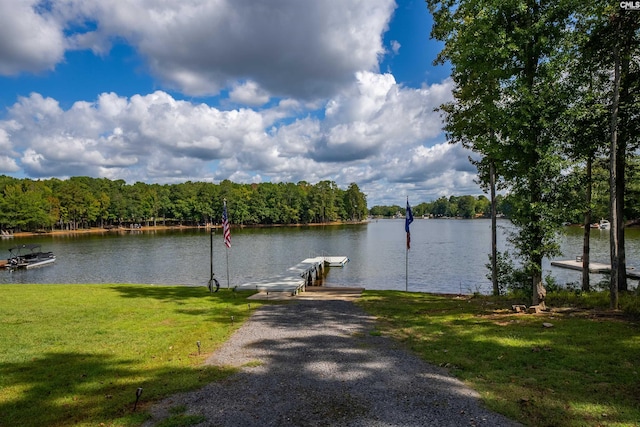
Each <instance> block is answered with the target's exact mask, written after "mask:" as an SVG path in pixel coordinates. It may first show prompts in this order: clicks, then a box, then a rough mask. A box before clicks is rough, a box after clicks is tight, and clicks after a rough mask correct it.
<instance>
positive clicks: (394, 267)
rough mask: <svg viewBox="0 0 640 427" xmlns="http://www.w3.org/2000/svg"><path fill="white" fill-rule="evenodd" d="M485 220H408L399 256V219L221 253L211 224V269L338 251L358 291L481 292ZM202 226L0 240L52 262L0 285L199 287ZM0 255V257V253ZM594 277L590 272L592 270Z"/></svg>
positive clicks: (566, 244) (247, 268) (573, 244)
mask: <svg viewBox="0 0 640 427" xmlns="http://www.w3.org/2000/svg"><path fill="white" fill-rule="evenodd" d="M499 227H500V232H499V236H498V246H499V250H504V249H505V248H507V243H506V237H505V234H506V230H508V229H509V228H510V226H509V222H508V221H506V220H501V221H499ZM490 233H491V222H490V220H483V219H478V220H449V219H429V220H421V219H416V220H415V221H414V222H413V224H412V225H411V250H410V251H409V254H408V281H407V279H406V278H407V275H406V274H405V266H406V264H405V262H406V260H407V258H405V256H406V251H405V245H406V235H405V232H404V220H379V221H372V222H370V223H368V224H359V225H339V226H317V227H276V228H244V229H238V228H232V231H231V238H232V248H231V249H230V250H228V251H227V249H226V247H225V246H224V244H223V242H222V234H221V232H220V231H219V230H218V231H216V233H215V234H214V236H213V246H214V252H213V266H214V272H215V274H216V277H217V278H218V280H219V281H220V283H221V286H222V287H223V288H224V287H226V286H227V261H226V257H227V255H228V259H229V262H228V265H229V277H228V279H229V280H228V283H229V284H230V286H231V287H233V286H235V285H239V284H242V283H245V282H250V281H255V280H258V279H262V278H269V277H272V276H277V275H279V274H280V273H282V272H283V271H284V270H286V269H287V268H288V267H291V266H293V265H295V264H297V263H299V262H300V261H302V260H303V259H305V258H308V257H312V256H317V255H336V256H337V255H344V256H347V257H348V258H349V259H350V262H349V263H347V264H346V265H345V266H344V267H343V268H339V267H338V268H336V267H333V268H330V269H329V273H328V275H327V278H326V281H325V284H326V285H328V286H362V287H365V288H367V289H383V290H405V287H408V289H409V291H417V292H437V293H472V292H475V291H480V292H482V293H489V292H490V290H491V283H490V281H489V280H488V279H486V275H487V273H488V270H487V268H486V266H485V265H486V264H487V263H488V262H489V258H488V254H489V253H490V250H491V246H490V245H491V234H490ZM626 236H627V248H626V249H627V264H628V265H629V266H632V265H635V266H638V267H639V268H640V256H639V255H640V229H630V230H627V235H626ZM210 239H211V236H210V234H209V232H208V231H206V230H204V229H201V230H198V229H188V230H186V229H185V230H174V231H155V232H133V233H104V234H78V235H67V236H37V237H29V238H14V239H8V240H0V254H6V255H8V248H9V247H11V246H14V245H17V244H27V243H39V244H41V245H42V249H43V250H45V251H53V252H54V253H55V254H56V257H57V260H56V263H55V264H54V265H53V266H47V267H43V268H38V269H33V270H25V271H15V272H8V271H0V283H153V284H171V285H191V286H193V285H198V286H205V285H206V283H207V281H208V279H209V271H210V263H211V256H210V241H211V240H210ZM561 240H562V248H563V251H564V255H563V256H561V257H558V258H560V259H574V258H575V256H576V255H579V254H580V253H581V252H582V249H581V248H582V229H580V228H577V227H575V228H566V229H565V231H564V233H563V235H562V239H561ZM591 247H592V261H593V262H605V263H608V259H609V255H608V251H609V232H608V231H600V230H593V232H592V242H591ZM4 256H5V255H2V257H4ZM545 269H546V271H547V272H550V273H551V274H552V275H553V276H555V277H556V278H557V279H558V281H559V282H560V283H564V282H568V281H570V282H578V281H580V274H581V273H580V272H578V271H570V270H563V269H559V268H557V267H550V264H549V260H545ZM593 277H594V280H595V279H597V278H598V276H596V275H594V276H593Z"/></svg>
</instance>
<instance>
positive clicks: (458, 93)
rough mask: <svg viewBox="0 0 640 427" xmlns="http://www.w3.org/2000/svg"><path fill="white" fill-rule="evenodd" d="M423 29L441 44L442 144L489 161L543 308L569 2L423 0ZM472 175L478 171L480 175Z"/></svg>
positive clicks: (551, 249) (552, 246)
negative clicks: (429, 25)
mask: <svg viewBox="0 0 640 427" xmlns="http://www.w3.org/2000/svg"><path fill="white" fill-rule="evenodd" d="M427 3H428V5H429V9H430V10H431V12H432V14H433V15H434V27H433V29H432V33H431V34H432V37H434V38H436V39H438V40H441V41H443V42H444V43H445V46H444V49H443V51H442V52H441V53H440V55H439V57H438V60H439V61H443V62H444V61H449V62H450V63H451V66H452V78H453V80H454V81H455V83H456V89H455V90H454V99H455V100H454V101H453V102H452V103H450V104H448V105H445V106H443V111H444V112H445V121H446V123H445V126H446V130H447V134H448V136H449V139H450V140H451V141H452V142H462V143H464V144H465V145H466V146H468V147H469V148H471V149H473V150H475V151H477V152H479V153H480V154H482V155H483V156H487V157H489V158H490V159H492V160H493V161H495V164H496V169H497V173H498V174H499V175H500V176H501V177H502V179H503V180H504V182H505V183H506V185H507V186H508V189H509V191H510V193H511V196H512V201H513V205H514V208H515V209H514V211H513V212H512V216H511V219H512V221H513V223H514V224H515V225H516V227H517V228H518V234H517V236H516V238H515V239H514V240H513V243H514V245H515V247H516V249H517V250H518V253H519V254H520V256H521V257H522V259H523V264H524V266H525V268H526V271H527V272H528V274H529V276H530V278H531V284H532V302H533V304H539V305H541V306H544V300H545V296H546V290H545V288H544V284H543V282H542V260H543V258H544V257H545V256H550V255H553V254H556V253H557V251H558V245H557V242H556V241H555V235H556V231H557V228H558V226H559V223H560V222H559V221H558V200H557V199H556V198H555V197H554V196H555V193H556V190H557V185H558V183H557V181H556V179H557V177H559V176H561V171H562V170H563V166H564V165H563V163H562V157H561V155H560V150H559V142H558V140H557V138H556V135H554V132H553V126H554V122H555V121H556V120H557V118H558V117H559V114H560V113H561V112H562V111H563V108H564V106H565V100H564V99H563V92H562V90H561V89H562V88H561V87H560V85H559V82H560V81H561V80H562V79H561V77H562V70H563V68H562V65H563V61H566V51H565V50H563V48H564V46H565V44H564V39H565V37H567V33H568V32H570V31H571V20H570V18H571V13H572V11H573V10H574V6H577V3H578V2H575V3H576V4H572V1H570V0H565V1H560V2H550V1H546V0H525V1H520V0H510V1H503V0H459V1H457V0H444V1H437V0H427ZM481 176H482V175H481Z"/></svg>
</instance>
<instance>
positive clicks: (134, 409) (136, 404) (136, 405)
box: [133, 387, 142, 412]
mask: <svg viewBox="0 0 640 427" xmlns="http://www.w3.org/2000/svg"><path fill="white" fill-rule="evenodd" d="M140 396H142V387H138V389H137V390H136V403H135V404H134V405H133V412H135V411H136V408H137V407H138V401H139V400H140Z"/></svg>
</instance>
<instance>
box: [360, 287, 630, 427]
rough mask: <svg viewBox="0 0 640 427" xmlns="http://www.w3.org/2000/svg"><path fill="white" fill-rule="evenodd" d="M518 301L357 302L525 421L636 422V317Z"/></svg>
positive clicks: (399, 295)
mask: <svg viewBox="0 0 640 427" xmlns="http://www.w3.org/2000/svg"><path fill="white" fill-rule="evenodd" d="M514 302H515V301H509V300H507V299H505V298H493V297H488V296H486V297H484V296H480V297H455V296H444V295H432V294H424V293H406V292H395V291H381V292H378V291H367V292H365V293H364V295H363V298H361V300H360V301H359V302H358V304H360V305H361V306H362V307H363V308H364V309H365V310H366V311H368V312H369V313H371V314H373V315H375V316H377V317H378V319H379V325H380V333H382V334H384V335H388V336H390V337H393V338H394V339H397V340H399V341H401V342H402V343H404V345H405V346H406V347H407V348H408V349H410V350H411V351H413V352H415V353H416V354H418V355H419V356H420V357H421V358H423V359H424V360H426V361H428V362H431V363H434V364H437V365H440V366H444V367H447V368H448V369H449V371H450V372H451V373H452V374H453V375H455V376H456V377H458V378H460V379H462V380H463V381H465V382H466V383H467V384H468V385H469V386H470V387H472V388H474V389H475V390H477V391H478V392H479V393H480V394H481V397H482V399H483V401H484V402H485V404H486V405H487V407H489V408H490V409H492V410H495V411H497V412H500V413H502V414H504V415H506V416H508V417H509V418H512V419H514V420H518V421H520V422H522V423H524V424H525V425H530V426H638V425H639V424H638V423H639V422H640V421H639V420H640V327H639V325H638V323H637V322H634V321H632V320H628V319H625V318H622V317H621V316H617V315H616V314H615V313H609V314H607V313H606V312H599V311H595V310H571V309H566V310H551V311H550V312H548V313H544V314H537V315H532V314H515V313H513V312H512V311H511V309H510V308H511V303H514ZM543 324H546V325H543Z"/></svg>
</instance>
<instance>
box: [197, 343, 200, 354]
mask: <svg viewBox="0 0 640 427" xmlns="http://www.w3.org/2000/svg"><path fill="white" fill-rule="evenodd" d="M196 344H197V345H198V354H200V341H196Z"/></svg>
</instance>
